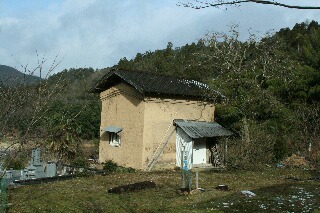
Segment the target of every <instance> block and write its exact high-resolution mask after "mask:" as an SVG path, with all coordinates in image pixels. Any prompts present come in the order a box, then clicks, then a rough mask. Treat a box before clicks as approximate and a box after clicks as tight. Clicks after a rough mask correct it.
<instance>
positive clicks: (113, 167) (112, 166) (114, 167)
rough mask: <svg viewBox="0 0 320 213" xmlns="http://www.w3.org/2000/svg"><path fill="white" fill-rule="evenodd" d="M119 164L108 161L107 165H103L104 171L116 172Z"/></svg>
mask: <svg viewBox="0 0 320 213" xmlns="http://www.w3.org/2000/svg"><path fill="white" fill-rule="evenodd" d="M117 168H118V164H117V163H115V162H113V161H112V160H108V161H106V162H105V163H103V170H106V171H109V172H115V171H117Z"/></svg>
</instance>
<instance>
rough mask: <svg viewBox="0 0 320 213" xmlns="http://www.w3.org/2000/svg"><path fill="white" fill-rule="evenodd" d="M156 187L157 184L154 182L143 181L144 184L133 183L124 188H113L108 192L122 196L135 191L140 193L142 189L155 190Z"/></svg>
mask: <svg viewBox="0 0 320 213" xmlns="http://www.w3.org/2000/svg"><path fill="white" fill-rule="evenodd" d="M155 187H156V184H155V183H154V182H152V181H143V182H139V183H133V184H128V185H123V186H118V187H115V188H111V189H109V190H108V192H109V193H116V194H121V193H124V192H133V191H139V190H142V189H150V188H155Z"/></svg>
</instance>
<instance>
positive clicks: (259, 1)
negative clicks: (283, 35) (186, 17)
mask: <svg viewBox="0 0 320 213" xmlns="http://www.w3.org/2000/svg"><path fill="white" fill-rule="evenodd" d="M195 2H196V3H197V4H198V5H194V4H192V3H190V2H188V3H182V2H178V4H177V6H182V7H189V8H192V9H197V10H198V9H205V8H208V7H220V6H224V5H240V4H242V3H256V4H264V5H274V6H279V7H285V8H290V9H300V10H320V6H300V5H291V4H283V3H279V2H276V1H268V0H237V1H219V0H217V1H216V2H211V3H210V2H202V1H198V0H195Z"/></svg>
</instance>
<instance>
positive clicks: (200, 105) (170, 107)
mask: <svg viewBox="0 0 320 213" xmlns="http://www.w3.org/2000/svg"><path fill="white" fill-rule="evenodd" d="M174 119H185V120H197V121H208V122H209V121H213V120H214V105H213V103H208V102H203V101H195V100H183V99H165V98H145V107H144V134H143V142H144V145H143V146H144V149H143V166H144V167H145V165H146V164H147V163H148V162H149V161H150V159H151V158H152V156H153V153H154V151H155V150H156V149H157V147H159V144H160V143H164V142H165V141H166V140H167V139H168V138H169V135H170V133H171V132H172V131H173V130H175V127H174V126H173V120H174ZM175 141H176V133H175V132H174V134H173V135H172V137H171V138H170V141H169V143H168V144H167V146H166V148H165V149H164V152H163V154H162V155H161V156H160V158H159V160H158V163H157V164H156V166H155V168H159V167H161V168H174V167H175V163H176V142H175ZM160 147H162V145H161V146H160Z"/></svg>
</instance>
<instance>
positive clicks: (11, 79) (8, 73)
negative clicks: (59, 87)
mask: <svg viewBox="0 0 320 213" xmlns="http://www.w3.org/2000/svg"><path fill="white" fill-rule="evenodd" d="M39 79H40V78H39V77H37V76H33V75H28V74H24V73H22V72H20V71H18V70H17V69H15V68H13V67H9V66H6V65H0V84H1V85H5V86H12V85H18V84H32V83H36V82H38V81H39Z"/></svg>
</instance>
